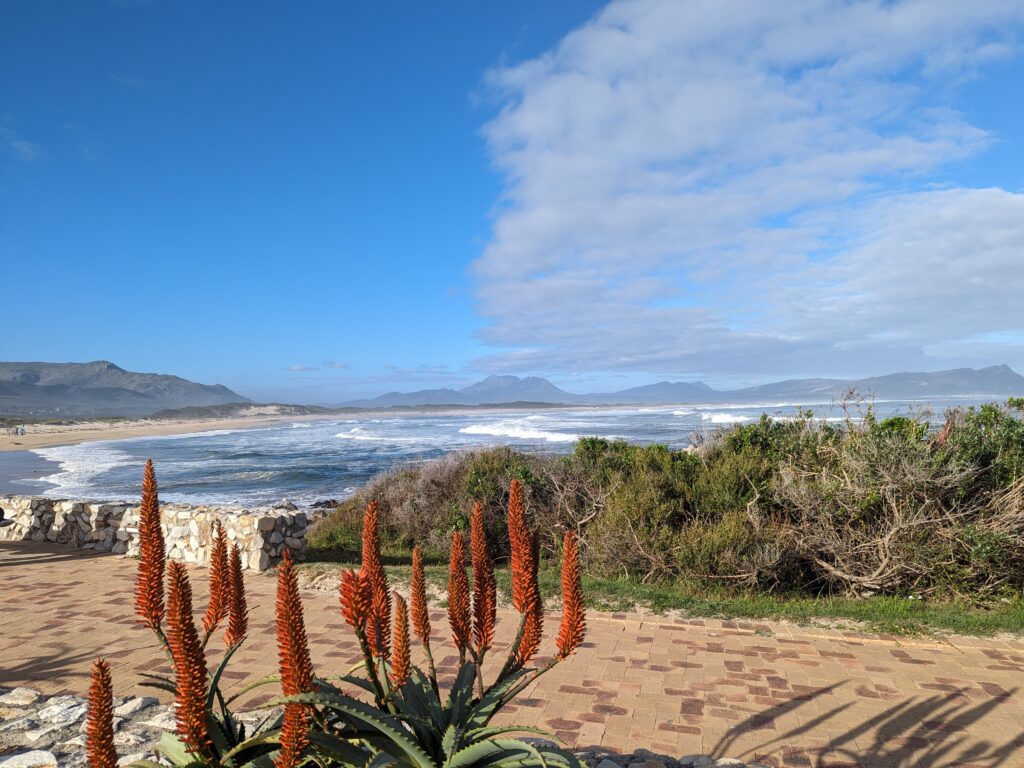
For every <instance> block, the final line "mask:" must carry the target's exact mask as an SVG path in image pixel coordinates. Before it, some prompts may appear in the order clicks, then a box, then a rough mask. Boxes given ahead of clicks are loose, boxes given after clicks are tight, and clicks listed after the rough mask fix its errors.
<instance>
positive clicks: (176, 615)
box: [167, 561, 210, 756]
mask: <svg viewBox="0 0 1024 768" xmlns="http://www.w3.org/2000/svg"><path fill="white" fill-rule="evenodd" d="M167 573H168V587H167V627H168V640H169V642H170V646H171V657H172V658H173V659H174V678H175V701H174V710H175V712H174V714H175V720H176V722H177V732H178V737H179V738H180V739H181V741H182V743H183V744H185V747H186V748H187V749H188V751H189V752H192V753H194V754H197V755H202V756H208V755H209V754H210V736H209V733H208V731H207V729H206V676H207V669H206V657H205V655H204V654H203V647H202V645H201V644H200V642H199V633H198V632H197V631H196V625H195V624H194V623H193V621H192V586H191V585H190V584H189V581H188V574H187V573H186V572H185V566H184V565H182V564H181V563H178V562H173V561H172V562H171V563H170V564H169V565H168V566H167Z"/></svg>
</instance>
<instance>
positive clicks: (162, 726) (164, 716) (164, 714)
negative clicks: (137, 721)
mask: <svg viewBox="0 0 1024 768" xmlns="http://www.w3.org/2000/svg"><path fill="white" fill-rule="evenodd" d="M142 724H143V725H148V726H149V727H150V728H156V729H157V730H158V731H173V730H174V729H175V727H176V725H177V723H176V722H175V720H174V712H173V710H172V709H171V708H170V707H167V708H166V709H162V710H160V712H159V713H155V714H153V715H152V717H151V718H150V719H149V720H143V721H142Z"/></svg>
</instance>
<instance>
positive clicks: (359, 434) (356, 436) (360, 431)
mask: <svg viewBox="0 0 1024 768" xmlns="http://www.w3.org/2000/svg"><path fill="white" fill-rule="evenodd" d="M335 437H337V438H339V439H341V440H365V441H367V442H381V441H383V440H387V438H386V437H381V436H380V435H371V434H368V433H367V432H366V430H365V429H364V428H363V427H352V429H350V430H349V431H348V432H339V433H338V434H336V435H335Z"/></svg>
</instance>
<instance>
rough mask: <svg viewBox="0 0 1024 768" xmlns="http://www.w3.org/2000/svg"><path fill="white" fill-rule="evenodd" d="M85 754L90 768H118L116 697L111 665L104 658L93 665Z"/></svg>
mask: <svg viewBox="0 0 1024 768" xmlns="http://www.w3.org/2000/svg"><path fill="white" fill-rule="evenodd" d="M85 754H86V757H87V759H88V764H89V768H117V751H116V750H115V749H114V694H113V688H112V686H111V683H110V665H109V664H107V662H105V661H104V660H103V659H96V661H94V662H93V663H92V683H91V684H90V685H89V714H88V715H87V718H86V724H85Z"/></svg>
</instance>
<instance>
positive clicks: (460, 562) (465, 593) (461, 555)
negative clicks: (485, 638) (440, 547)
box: [448, 531, 473, 657]
mask: <svg viewBox="0 0 1024 768" xmlns="http://www.w3.org/2000/svg"><path fill="white" fill-rule="evenodd" d="M448 623H449V624H450V625H451V628H452V640H453V641H454V642H455V646H456V647H457V648H458V649H459V656H460V657H465V654H466V650H467V649H470V648H471V645H470V641H471V637H472V632H473V629H472V623H471V619H470V615H469V580H468V579H467V578H466V547H465V544H464V542H463V538H462V531H456V532H455V533H453V534H452V549H451V555H450V557H449V560H448Z"/></svg>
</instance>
